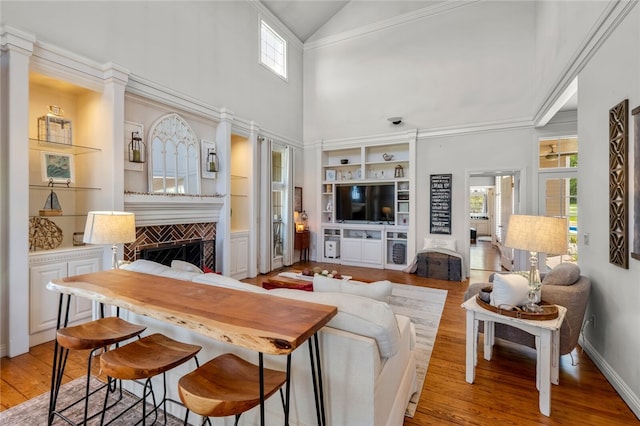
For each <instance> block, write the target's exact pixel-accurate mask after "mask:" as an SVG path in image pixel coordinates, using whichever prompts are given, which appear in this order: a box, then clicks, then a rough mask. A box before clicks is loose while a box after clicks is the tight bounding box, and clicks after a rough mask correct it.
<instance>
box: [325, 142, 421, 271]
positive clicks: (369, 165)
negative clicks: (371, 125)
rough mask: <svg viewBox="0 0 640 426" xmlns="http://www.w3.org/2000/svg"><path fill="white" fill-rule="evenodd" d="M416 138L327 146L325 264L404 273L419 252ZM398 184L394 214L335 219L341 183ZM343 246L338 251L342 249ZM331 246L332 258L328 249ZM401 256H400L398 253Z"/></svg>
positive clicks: (395, 192)
mask: <svg viewBox="0 0 640 426" xmlns="http://www.w3.org/2000/svg"><path fill="white" fill-rule="evenodd" d="M414 157H415V140H413V139H411V140H408V141H406V142H401V141H398V142H390V143H379V142H371V143H366V142H364V143H361V144H358V146H349V147H336V148H332V149H330V148H324V149H323V150H322V159H321V173H322V175H321V179H320V181H321V185H322V187H321V190H320V203H321V204H320V206H321V207H320V217H321V222H322V234H321V241H320V244H321V247H320V250H321V253H320V254H321V255H320V256H319V257H320V258H321V259H322V261H323V262H333V263H341V264H348V265H356V266H368V267H377V268H388V269H403V268H404V267H406V265H407V262H408V261H409V260H410V259H409V257H410V256H413V254H414V253H415V249H412V248H411V246H410V245H411V244H413V241H414V240H415V239H414V238H412V237H411V236H410V232H411V231H412V215H413V214H414V213H413V209H414V207H413V206H412V200H413V197H414V195H413V191H414V188H413V185H412V175H413V174H412V172H413V170H412V161H411V159H412V158H414ZM379 184H392V185H393V190H394V200H393V203H394V205H393V207H394V209H393V216H392V217H391V218H390V220H382V221H377V222H364V221H362V222H360V221H344V222H341V221H339V220H338V218H337V217H336V215H335V210H336V204H337V199H336V197H337V196H338V195H339V191H338V187H339V186H340V185H363V186H364V185H379ZM336 246H337V253H339V254H338V255H336V249H335V247H336ZM328 247H331V248H330V250H329V252H330V255H329V256H327V248H328ZM394 253H395V255H394Z"/></svg>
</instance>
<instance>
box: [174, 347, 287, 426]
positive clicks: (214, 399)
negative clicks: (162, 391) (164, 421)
mask: <svg viewBox="0 0 640 426" xmlns="http://www.w3.org/2000/svg"><path fill="white" fill-rule="evenodd" d="M259 355H260V359H259V360H260V365H259V366H258V365H254V364H252V363H250V362H248V361H245V360H244V359H242V358H240V357H238V356H237V355H234V354H231V353H227V354H223V355H220V356H218V357H216V358H214V359H212V360H211V361H209V362H207V363H206V364H204V365H202V366H201V367H199V368H198V369H196V370H194V371H192V372H191V373H188V374H186V375H184V376H182V377H181V378H180V380H179V381H178V394H179V395H180V400H181V401H182V403H183V404H184V406H185V407H186V408H187V413H186V415H185V418H184V424H185V425H187V424H188V419H189V412H190V411H193V412H194V413H196V414H200V415H201V416H204V417H206V420H204V421H203V425H204V424H209V425H210V424H211V422H210V421H209V419H208V417H226V416H232V415H233V416H235V425H236V426H237V424H238V420H239V419H240V415H241V414H242V413H244V412H246V411H248V410H250V409H252V408H253V407H256V406H257V405H260V406H261V412H260V416H261V421H262V424H264V401H265V400H266V399H267V398H269V397H270V396H271V395H273V394H274V393H275V392H276V391H277V390H280V396H281V398H282V404H283V408H284V414H285V425H286V424H288V417H289V408H288V405H289V403H288V401H289V395H288V393H289V386H288V385H287V396H286V402H285V397H284V396H283V395H282V385H283V384H284V383H288V382H289V371H290V369H291V355H287V371H286V372H284V371H277V370H270V369H266V368H264V366H263V355H262V353H260V354H259ZM261 390H262V392H261Z"/></svg>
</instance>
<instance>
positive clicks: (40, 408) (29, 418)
mask: <svg viewBox="0 0 640 426" xmlns="http://www.w3.org/2000/svg"><path fill="white" fill-rule="evenodd" d="M446 298H447V291H446V290H438V289H432V288H427V287H418V286H412V285H404V284H393V291H392V293H391V303H390V305H391V308H392V309H393V311H394V312H395V313H397V314H400V315H404V316H407V317H409V318H411V321H412V322H413V323H414V325H415V329H416V348H415V355H416V370H417V384H418V391H417V392H416V393H415V394H414V395H413V396H412V397H411V400H410V401H409V405H408V406H407V410H406V413H405V415H406V416H407V417H413V415H414V414H415V412H416V408H417V406H418V401H419V400H420V394H421V393H422V387H423V386H424V379H425V376H426V375H427V368H428V367H429V359H430V358H431V351H432V350H433V344H434V342H435V339H436V334H437V333H438V325H439V324H440V317H441V316H442V310H443V308H444V303H445V300H446ZM84 380H85V379H84V378H80V379H76V380H74V381H72V382H69V383H67V384H64V385H63V386H62V388H61V390H60V397H59V404H58V406H59V407H64V406H65V405H67V404H68V403H69V402H68V401H67V400H73V399H72V398H70V397H69V395H73V396H75V395H81V394H82V393H83V392H84V384H85V381H84ZM100 385H101V383H100V382H99V381H98V380H96V379H92V382H91V386H92V387H98V386H100ZM65 395H66V396H67V397H66V398H65ZM98 395H99V396H98ZM102 395H104V394H96V395H95V396H94V397H97V399H96V400H97V401H100V403H99V404H101V401H102V398H103V396H102ZM124 398H125V399H126V400H125V402H124V403H126V402H131V401H133V398H134V397H133V396H132V395H130V394H127V393H126V392H125V396H124ZM92 405H93V404H92ZM48 406H49V393H48V392H47V393H44V394H42V395H40V396H38V397H36V398H33V399H30V400H29V401H26V402H24V403H22V404H20V405H16V406H15V407H12V408H10V409H8V410H5V411H3V412H1V413H0V425H29V426H36V425H37V426H40V425H46V424H47V410H48ZM138 407H139V406H138ZM82 410H83V407H80V404H78V406H77V407H74V408H73V409H71V410H69V411H68V412H67V413H65V414H66V415H68V417H70V418H71V419H74V420H77V419H81V418H82ZM112 411H113V410H112ZM140 416H141V409H140V408H138V409H136V410H132V411H131V413H129V415H128V416H126V417H123V418H122V419H120V420H118V421H116V422H114V423H113V424H114V425H118V426H125V425H126V426H129V425H131V424H133V423H135V421H132V419H139V418H140ZM108 419H109V417H108V416H107V420H108ZM161 420H162V419H161ZM99 423H100V419H99V418H97V419H94V420H92V421H90V422H88V424H89V425H97V424H99ZM53 424H54V425H62V424H67V423H65V422H64V421H62V420H61V419H59V418H56V420H55V421H54V423H53ZM181 424H182V421H181V420H179V419H177V418H175V417H173V416H170V415H169V416H167V425H170V426H174V425H175V426H178V425H181Z"/></svg>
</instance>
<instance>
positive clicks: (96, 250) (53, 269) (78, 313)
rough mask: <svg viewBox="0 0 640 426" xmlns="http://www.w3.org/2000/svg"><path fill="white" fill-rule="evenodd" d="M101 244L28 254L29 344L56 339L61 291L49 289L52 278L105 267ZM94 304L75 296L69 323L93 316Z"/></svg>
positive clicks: (72, 299)
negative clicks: (103, 265)
mask: <svg viewBox="0 0 640 426" xmlns="http://www.w3.org/2000/svg"><path fill="white" fill-rule="evenodd" d="M103 255H104V250H103V248H102V247H91V248H80V249H65V250H51V251H43V252H34V253H30V254H29V294H30V298H29V300H30V301H29V346H30V347H31V346H35V345H39V344H41V343H44V342H48V341H50V340H53V339H55V330H56V322H57V319H58V304H59V303H58V302H59V299H60V294H59V293H56V292H53V291H50V290H47V284H48V283H49V281H51V280H55V279H60V278H64V277H68V276H73V275H80V274H88V273H91V272H97V271H100V270H102V258H103ZM91 314H92V303H91V301H89V300H87V299H83V298H80V297H72V298H71V304H70V305H69V325H73V324H74V323H81V322H84V321H87V320H90V319H91Z"/></svg>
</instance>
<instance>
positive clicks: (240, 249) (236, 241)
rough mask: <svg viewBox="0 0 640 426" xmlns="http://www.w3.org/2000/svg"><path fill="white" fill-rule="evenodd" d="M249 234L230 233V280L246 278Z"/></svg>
mask: <svg viewBox="0 0 640 426" xmlns="http://www.w3.org/2000/svg"><path fill="white" fill-rule="evenodd" d="M248 258H249V233H248V232H232V233H231V259H229V260H230V265H231V270H230V275H231V277H232V278H235V279H237V280H241V279H243V278H247V273H248V271H249V263H248Z"/></svg>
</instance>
